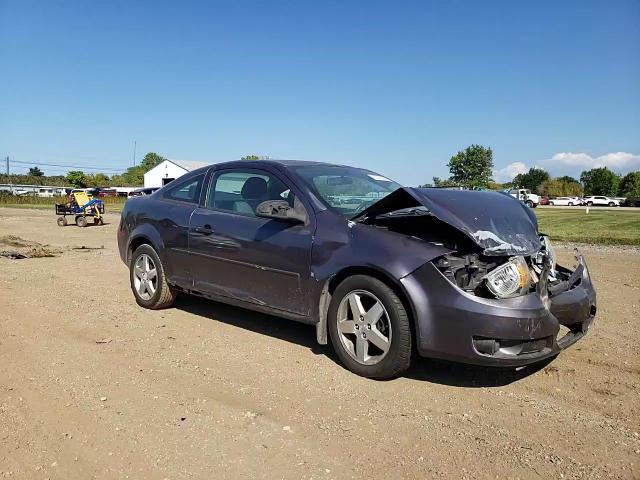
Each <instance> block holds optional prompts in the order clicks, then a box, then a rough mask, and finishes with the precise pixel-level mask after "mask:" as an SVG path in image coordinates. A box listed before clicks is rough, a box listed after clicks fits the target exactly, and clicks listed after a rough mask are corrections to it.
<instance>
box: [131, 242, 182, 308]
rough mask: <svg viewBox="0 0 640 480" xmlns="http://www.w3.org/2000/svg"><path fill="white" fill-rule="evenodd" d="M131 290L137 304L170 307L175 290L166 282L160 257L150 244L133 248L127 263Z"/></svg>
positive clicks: (173, 299) (146, 306) (151, 306)
mask: <svg viewBox="0 0 640 480" xmlns="http://www.w3.org/2000/svg"><path fill="white" fill-rule="evenodd" d="M129 280H130V283H131V291H132V292H133V296H134V297H136V302H137V303H138V305H140V306H141V307H144V308H149V309H151V310H160V309H162V308H167V307H170V306H171V305H172V304H173V302H174V301H175V299H176V292H175V291H173V290H172V289H171V287H170V286H169V284H168V283H167V277H166V276H165V273H164V268H163V266H162V262H161V261H160V257H158V254H157V253H156V251H155V250H154V249H153V247H151V246H150V245H147V244H144V245H140V246H139V247H138V248H136V249H135V251H134V252H133V255H132V257H131V263H130V264H129Z"/></svg>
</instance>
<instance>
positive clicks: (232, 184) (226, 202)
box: [206, 170, 293, 215]
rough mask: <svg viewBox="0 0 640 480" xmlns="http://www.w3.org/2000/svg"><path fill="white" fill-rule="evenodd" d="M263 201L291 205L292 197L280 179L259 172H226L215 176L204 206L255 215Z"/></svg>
mask: <svg viewBox="0 0 640 480" xmlns="http://www.w3.org/2000/svg"><path fill="white" fill-rule="evenodd" d="M265 200H286V201H288V202H289V204H290V205H291V206H293V194H292V193H291V192H290V190H289V187H287V186H286V185H285V184H284V183H283V182H282V181H280V179H278V178H277V177H276V176H274V175H271V174H270V173H268V172H265V171H262V170H226V171H223V172H220V173H218V174H217V175H216V176H215V177H214V179H213V181H212V182H211V185H210V186H209V192H208V195H207V203H206V205H207V207H209V208H215V209H218V210H228V211H231V212H236V213H241V214H244V215H255V211H256V207H257V206H258V205H259V204H260V203H261V202H264V201H265Z"/></svg>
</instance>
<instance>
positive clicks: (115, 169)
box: [11, 160, 126, 173]
mask: <svg viewBox="0 0 640 480" xmlns="http://www.w3.org/2000/svg"><path fill="white" fill-rule="evenodd" d="M11 163H18V164H21V165H37V166H43V167H60V168H78V169H84V170H99V171H100V172H109V173H111V172H124V171H125V170H126V168H105V167H93V166H90V165H61V164H58V163H46V162H22V161H19V160H11Z"/></svg>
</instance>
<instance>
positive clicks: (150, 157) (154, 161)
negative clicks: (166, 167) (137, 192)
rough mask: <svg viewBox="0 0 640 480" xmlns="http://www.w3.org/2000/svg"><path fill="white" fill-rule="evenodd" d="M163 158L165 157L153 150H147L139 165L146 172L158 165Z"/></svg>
mask: <svg viewBox="0 0 640 480" xmlns="http://www.w3.org/2000/svg"><path fill="white" fill-rule="evenodd" d="M165 160H166V158H164V157H163V156H161V155H158V154H157V153H155V152H149V153H147V154H146V155H145V156H144V157H143V158H142V162H140V166H141V167H142V168H144V169H145V170H144V171H145V172H148V171H149V170H151V169H152V168H153V167H155V166H157V165H160V164H161V163H162V162H164V161H165Z"/></svg>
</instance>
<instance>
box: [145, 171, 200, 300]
mask: <svg viewBox="0 0 640 480" xmlns="http://www.w3.org/2000/svg"><path fill="white" fill-rule="evenodd" d="M204 181H205V174H204V173H201V174H198V175H195V176H189V177H187V178H185V179H180V180H178V181H176V183H175V184H174V185H172V186H171V187H170V188H169V189H167V190H166V191H165V192H163V193H161V194H160V195H161V196H160V197H158V202H157V203H154V205H155V208H154V209H153V214H152V215H150V216H149V217H150V218H149V220H150V221H153V222H154V224H155V228H156V230H157V231H158V233H159V234H160V238H162V241H163V244H164V252H163V257H164V260H165V262H163V263H164V265H165V270H166V274H167V277H168V278H169V280H170V281H171V283H174V284H177V285H179V286H181V287H183V288H190V287H191V282H192V278H193V275H192V272H191V271H190V268H189V265H190V261H189V260H190V256H189V220H190V219H191V214H192V213H193V211H194V210H195V209H196V208H197V207H198V204H199V202H200V195H201V191H202V188H203V185H204Z"/></svg>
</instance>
